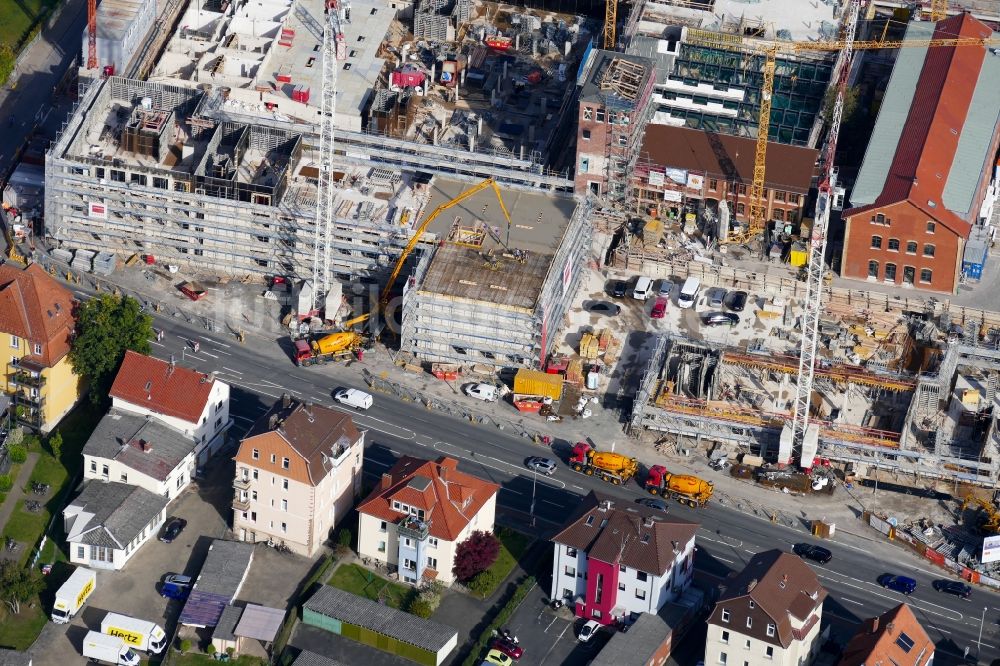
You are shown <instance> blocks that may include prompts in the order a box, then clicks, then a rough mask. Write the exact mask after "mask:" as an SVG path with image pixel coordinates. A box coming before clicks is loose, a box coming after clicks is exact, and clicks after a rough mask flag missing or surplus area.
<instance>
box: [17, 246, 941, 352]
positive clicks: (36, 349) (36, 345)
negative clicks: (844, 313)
mask: <svg viewBox="0 0 1000 666" xmlns="http://www.w3.org/2000/svg"><path fill="white" fill-rule="evenodd" d="M926 251H927V249H926V248H924V252H926ZM41 353H42V346H41V345H40V344H38V343H37V342H36V343H35V354H41Z"/></svg>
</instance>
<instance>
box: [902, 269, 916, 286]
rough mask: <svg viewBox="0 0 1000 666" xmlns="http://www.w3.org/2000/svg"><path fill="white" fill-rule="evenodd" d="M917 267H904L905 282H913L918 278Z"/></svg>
mask: <svg viewBox="0 0 1000 666" xmlns="http://www.w3.org/2000/svg"><path fill="white" fill-rule="evenodd" d="M916 274H917V269H916V268H914V267H913V266H904V267H903V284H913V280H914V279H916Z"/></svg>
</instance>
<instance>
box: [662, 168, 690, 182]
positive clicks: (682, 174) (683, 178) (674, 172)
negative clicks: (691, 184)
mask: <svg viewBox="0 0 1000 666" xmlns="http://www.w3.org/2000/svg"><path fill="white" fill-rule="evenodd" d="M666 174H667V178H669V179H670V180H672V181H673V182H675V183H677V184H678V185H687V180H688V172H687V170H686V169H670V168H668V169H666Z"/></svg>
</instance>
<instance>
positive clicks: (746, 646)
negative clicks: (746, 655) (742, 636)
mask: <svg viewBox="0 0 1000 666" xmlns="http://www.w3.org/2000/svg"><path fill="white" fill-rule="evenodd" d="M743 649H744V650H749V649H750V639H749V638H748V639H747V642H746V643H744V644H743Z"/></svg>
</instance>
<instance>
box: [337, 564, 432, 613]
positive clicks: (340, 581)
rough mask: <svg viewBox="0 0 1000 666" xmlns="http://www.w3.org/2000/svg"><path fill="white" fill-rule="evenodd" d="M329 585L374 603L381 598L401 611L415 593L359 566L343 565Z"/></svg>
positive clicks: (386, 603) (387, 604) (338, 568)
mask: <svg viewBox="0 0 1000 666" xmlns="http://www.w3.org/2000/svg"><path fill="white" fill-rule="evenodd" d="M327 585H332V586H333V587H336V588H339V589H341V590H344V591H345V592H350V593H351V594H356V595H358V596H359V597H366V598H368V599H371V600H372V601H378V600H379V597H381V598H382V600H383V601H384V602H385V605H386V606H390V607H392V608H400V609H402V608H403V607H405V606H406V601H407V600H408V598H409V597H410V595H411V594H412V593H413V590H412V589H411V588H409V587H407V586H405V585H400V584H398V583H393V582H392V581H390V580H386V579H385V578H382V577H381V576H376V575H375V574H374V573H372V572H371V571H368V570H367V569H365V568H363V567H361V566H358V565H357V564H341V565H340V566H339V567H337V569H336V571H334V572H333V575H332V576H330V580H328V581H327Z"/></svg>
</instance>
